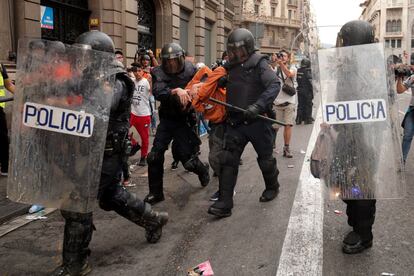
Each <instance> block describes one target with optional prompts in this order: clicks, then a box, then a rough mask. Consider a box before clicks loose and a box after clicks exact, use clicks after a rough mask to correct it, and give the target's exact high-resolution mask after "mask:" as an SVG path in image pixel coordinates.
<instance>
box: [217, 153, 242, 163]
mask: <svg viewBox="0 0 414 276" xmlns="http://www.w3.org/2000/svg"><path fill="white" fill-rule="evenodd" d="M218 158H219V162H220V165H221V166H228V167H238V166H239V162H240V154H238V153H237V152H234V151H229V150H223V151H221V152H220V154H218Z"/></svg>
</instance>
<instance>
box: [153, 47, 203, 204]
mask: <svg viewBox="0 0 414 276" xmlns="http://www.w3.org/2000/svg"><path fill="white" fill-rule="evenodd" d="M161 58H162V63H161V66H159V67H156V68H154V69H153V70H152V72H151V74H152V80H153V86H152V93H153V95H154V96H155V99H156V100H158V101H160V102H161V105H160V108H159V117H160V123H159V125H158V128H157V133H156V135H155V139H154V142H153V146H152V149H151V152H150V153H149V154H148V157H147V162H148V182H149V183H148V184H149V194H148V195H147V196H146V197H145V201H146V202H148V203H151V204H155V203H158V202H160V201H163V200H164V192H163V174H164V154H165V151H166V150H167V149H168V145H169V144H170V142H171V141H172V140H174V144H175V146H176V157H177V158H178V159H179V161H181V163H182V164H183V166H184V168H185V169H186V170H188V171H190V172H194V173H196V174H197V175H198V178H199V180H200V183H201V186H203V187H205V186H207V184H208V183H209V181H210V176H209V170H208V169H209V167H208V165H206V164H203V163H202V162H201V161H200V159H199V158H198V152H199V148H200V144H201V141H200V139H199V137H198V135H197V133H196V132H195V129H194V126H195V123H196V120H195V119H196V117H195V112H194V109H193V108H192V107H191V102H190V100H191V99H190V96H189V94H188V92H187V91H186V90H185V89H184V88H185V87H186V85H187V83H188V82H190V81H191V79H192V78H193V76H194V75H195V73H196V68H195V67H194V66H193V64H192V63H191V62H188V61H186V60H185V55H184V50H183V49H182V48H181V46H180V45H179V44H177V43H168V44H166V45H164V47H163V48H162V50H161Z"/></svg>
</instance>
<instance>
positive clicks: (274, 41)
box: [272, 31, 276, 44]
mask: <svg viewBox="0 0 414 276" xmlns="http://www.w3.org/2000/svg"><path fill="white" fill-rule="evenodd" d="M275 43H276V32H275V31H272V44H275Z"/></svg>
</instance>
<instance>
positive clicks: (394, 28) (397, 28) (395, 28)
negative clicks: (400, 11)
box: [385, 19, 401, 33]
mask: <svg viewBox="0 0 414 276" xmlns="http://www.w3.org/2000/svg"><path fill="white" fill-rule="evenodd" d="M385 29H386V32H387V33H400V32H401V19H398V20H387V23H386V25H385Z"/></svg>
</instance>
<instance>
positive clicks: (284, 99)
mask: <svg viewBox="0 0 414 276" xmlns="http://www.w3.org/2000/svg"><path fill="white" fill-rule="evenodd" d="M289 70H290V71H294V74H295V77H293V78H286V75H285V74H284V73H283V71H282V70H280V71H281V74H280V73H279V74H277V71H276V74H277V75H278V77H279V78H280V80H281V81H282V83H281V85H283V79H285V82H286V83H287V84H289V85H291V86H293V87H295V80H294V79H295V78H296V72H297V69H296V67H295V66H293V65H291V66H289ZM281 75H282V76H283V79H282V78H281ZM274 103H275V105H279V104H284V103H291V104H296V94H295V95H293V96H289V95H288V94H286V93H285V92H284V91H283V90H282V88H281V89H280V92H279V94H278V95H277V97H276V99H275V102H274Z"/></svg>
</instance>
